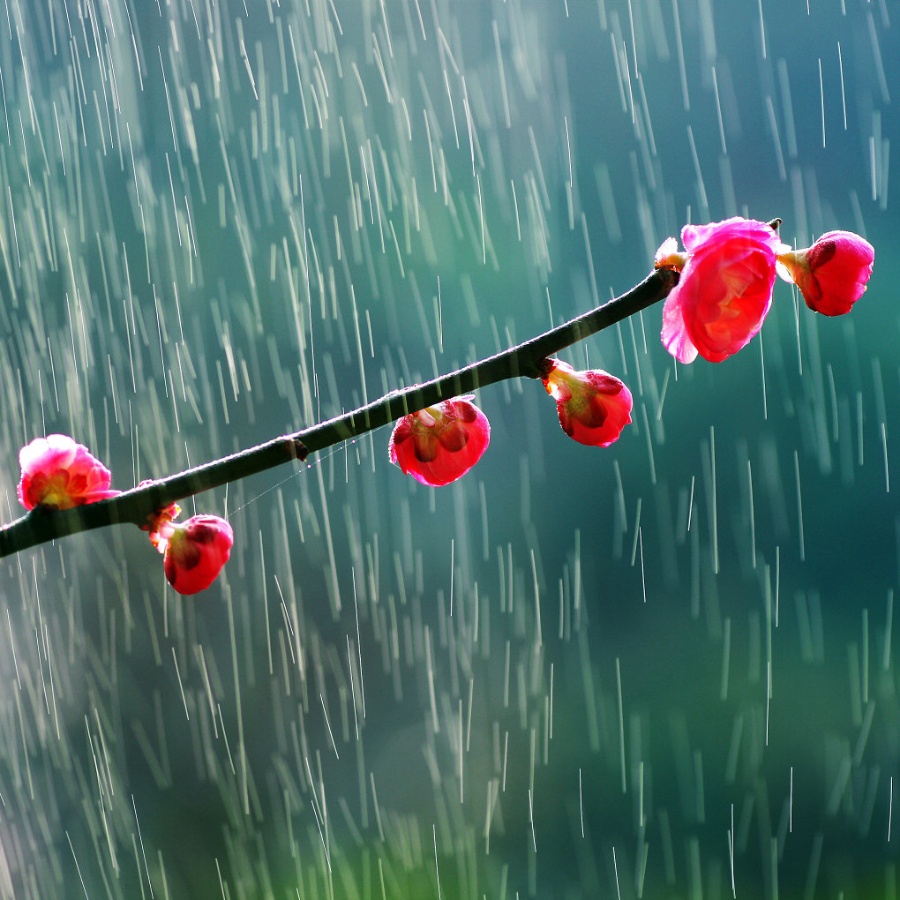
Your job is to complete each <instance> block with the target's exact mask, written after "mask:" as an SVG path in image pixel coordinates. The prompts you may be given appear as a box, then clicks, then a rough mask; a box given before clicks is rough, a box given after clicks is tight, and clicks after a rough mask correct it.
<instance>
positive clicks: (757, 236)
mask: <svg viewBox="0 0 900 900" xmlns="http://www.w3.org/2000/svg"><path fill="white" fill-rule="evenodd" d="M681 240H682V241H683V243H684V248H685V252H684V253H680V252H678V245H677V243H676V241H675V239H674V238H668V239H667V240H666V241H664V242H663V244H662V246H661V247H660V248H659V250H658V251H657V253H656V268H658V269H659V268H671V269H675V270H676V271H679V272H681V278H680V280H679V282H678V284H677V285H676V286H675V288H674V289H673V290H672V292H671V293H670V294H669V296H668V297H667V298H666V303H665V306H664V307H663V325H662V335H661V336H662V342H663V345H664V346H665V348H666V349H667V350H668V351H669V353H671V354H672V355H673V356H674V357H675V358H676V359H678V360H679V361H680V362H683V363H690V362H693V361H694V360H695V359H696V358H697V355H698V354H699V355H700V356H702V357H703V358H704V359H706V360H708V361H709V362H722V360H724V359H727V358H728V357H729V356H731V355H732V354H734V353H737V351H738V350H740V349H741V348H742V347H744V346H745V345H746V344H747V343H748V342H749V341H750V340H751V339H752V338H753V337H754V335H755V334H756V333H757V332H758V331H759V329H760V328H761V327H762V323H763V320H764V319H765V317H766V313H768V311H769V307H770V306H771V304H772V288H773V287H774V284H775V260H776V256H775V255H776V253H777V252H779V251H780V250H781V249H782V248H783V247H784V245H783V244H782V243H781V241H780V240H779V238H778V235H777V233H776V232H775V230H774V229H773V227H772V226H771V225H768V224H767V223H765V222H757V221H754V220H752V219H743V218H739V217H735V218H732V219H726V220H725V221H724V222H714V223H712V224H710V225H686V226H685V227H684V228H683V229H682V231H681Z"/></svg>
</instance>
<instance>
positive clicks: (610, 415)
mask: <svg viewBox="0 0 900 900" xmlns="http://www.w3.org/2000/svg"><path fill="white" fill-rule="evenodd" d="M541 380H542V381H543V383H544V387H545V388H546V389H547V393H548V394H550V395H551V396H552V397H553V399H554V400H556V410H557V413H558V414H559V424H560V425H561V426H562V430H563V431H564V432H565V433H566V434H567V435H569V437H570V438H572V439H573V440H576V441H578V442H579V443H580V444H588V445H589V446H593V447H608V446H609V445H610V444H612V443H613V442H614V441H617V440H618V439H619V435H620V434H621V433H622V429H623V428H624V427H625V426H626V425H628V424H629V423H630V422H631V407H632V398H631V392H630V391H629V390H628V388H627V387H625V384H624V383H623V382H622V381H620V380H619V379H618V378H616V377H615V376H614V375H610V374H609V373H608V372H604V371H602V370H600V369H589V370H588V371H584V372H578V371H576V370H575V369H574V368H572V366H570V365H569V364H568V363H564V362H562V361H561V360H558V359H548V360H545V361H544V365H543V372H542V374H541Z"/></svg>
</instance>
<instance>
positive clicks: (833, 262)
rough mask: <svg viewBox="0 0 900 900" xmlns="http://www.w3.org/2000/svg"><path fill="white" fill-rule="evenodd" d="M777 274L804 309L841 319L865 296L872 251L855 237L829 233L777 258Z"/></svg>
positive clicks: (861, 239) (845, 232) (872, 263)
mask: <svg viewBox="0 0 900 900" xmlns="http://www.w3.org/2000/svg"><path fill="white" fill-rule="evenodd" d="M778 262H779V263H780V264H781V266H783V267H784V268H783V270H782V268H781V267H779V274H780V275H781V276H782V277H785V271H786V274H787V275H788V276H789V278H788V279H786V280H790V281H793V282H794V283H795V284H796V285H797V287H798V288H799V289H800V293H801V294H802V295H803V299H804V300H805V301H806V305H807V306H808V307H809V308H810V309H812V310H815V311H816V312H819V313H822V315H824V316H841V315H843V314H844V313H848V312H850V307H852V306H853V304H854V303H856V301H857V300H859V298H860V297H862V295H863V294H864V293H865V290H866V284H867V283H868V281H869V276H870V275H871V274H872V266H873V265H874V262H875V249H874V248H873V247H872V245H871V244H870V243H869V242H868V241H867V240H864V239H863V238H861V237H860V236H859V235H858V234H853V233H852V232H850V231H829V232H828V233H827V234H823V235H822V237H820V238H819V239H818V240H817V241H816V242H815V244H813V245H812V247H809V248H807V249H806V250H789V251H787V252H785V253H781V254H779V255H778Z"/></svg>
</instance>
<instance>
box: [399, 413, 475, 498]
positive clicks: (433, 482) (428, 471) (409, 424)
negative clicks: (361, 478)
mask: <svg viewBox="0 0 900 900" xmlns="http://www.w3.org/2000/svg"><path fill="white" fill-rule="evenodd" d="M490 440H491V426H490V423H489V422H488V420H487V416H485V414H484V413H483V412H482V411H481V410H480V409H478V407H477V406H475V405H474V404H473V403H472V402H471V400H470V398H468V397H457V398H456V399H454V400H444V401H442V402H441V403H438V404H436V405H435V406H429V407H427V408H426V409H420V410H418V412H414V413H409V414H408V415H405V416H404V417H403V418H402V419H400V420H398V422H397V424H396V425H395V426H394V431H393V433H392V434H391V440H390V444H389V446H388V453H389V455H390V459H391V462H392V463H394V464H395V465H397V466H399V467H400V470H401V471H402V472H405V473H406V474H407V475H412V477H413V478H415V479H416V480H417V481H420V482H421V483H422V484H427V485H429V486H431V487H441V486H442V485H445V484H450V482H452V481H456V479H457V478H461V477H462V476H463V475H465V474H466V472H468V471H469V469H471V468H472V466H474V465H475V463H477V462H478V460H479V459H481V457H482V454H483V453H484V451H485V450H486V449H487V446H488V444H489V443H490Z"/></svg>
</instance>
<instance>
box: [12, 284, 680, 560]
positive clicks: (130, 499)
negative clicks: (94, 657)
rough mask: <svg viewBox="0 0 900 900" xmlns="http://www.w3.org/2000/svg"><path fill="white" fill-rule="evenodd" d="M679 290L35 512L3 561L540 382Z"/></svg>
mask: <svg viewBox="0 0 900 900" xmlns="http://www.w3.org/2000/svg"><path fill="white" fill-rule="evenodd" d="M677 283H678V274H677V273H676V272H673V271H671V270H669V269H658V270H656V271H654V272H652V273H651V274H650V275H648V276H647V277H646V278H645V279H644V280H643V281H642V282H641V283H640V284H638V285H636V286H635V287H633V288H632V289H631V290H630V291H628V292H627V293H625V294H622V296H620V297H616V299H614V300H610V301H609V302H608V303H606V304H604V305H603V306H600V307H598V308H597V309H592V310H590V311H589V312H586V313H584V314H583V315H580V316H578V317H576V318H574V319H570V320H569V321H568V322H566V323H565V324H563V325H559V326H558V327H556V328H552V329H550V331H547V332H544V333H543V334H540V335H538V336H537V337H534V338H531V340H528V341H525V342H524V343H522V344H519V345H518V346H516V347H510V348H509V349H507V350H504V351H502V352H501V353H497V354H495V355H494V356H489V357H487V358H486V359H482V360H480V361H478V362H475V363H472V364H471V365H468V366H464V367H463V368H461V369H457V370H456V371H455V372H450V373H449V374H448V375H442V376H441V377H440V378H434V379H432V380H431V381H426V382H425V383H424V384H417V385H413V386H412V387H408V388H403V389H402V390H397V391H392V392H391V393H389V394H387V395H386V396H384V397H382V398H381V399H380V400H376V401H375V402H374V403H370V404H368V405H367V406H362V407H360V408H359V409H356V410H353V412H349V413H344V414H343V415H340V416H335V417H334V418H333V419H329V420H328V421H326V422H320V423H319V424H318V425H313V426H311V427H310V428H305V429H303V430H302V431H297V432H294V433H293V434H286V435H283V436H282V437H277V438H275V439H273V440H271V441H267V442H266V443H265V444H260V445H259V446H257V447H251V448H250V449H248V450H242V451H240V452H239V453H235V454H232V455H231V456H226V457H224V458H223V459H219V460H215V461H213V462H209V463H205V464H204V465H201V466H196V467H194V468H192V469H187V470H186V471H184V472H181V473H179V474H177V475H171V476H170V477H168V478H161V479H159V480H156V481H149V482H145V483H143V484H141V485H139V486H138V487H135V488H132V489H131V490H130V491H124V492H123V493H121V494H118V495H117V496H116V497H113V498H111V499H109V500H101V501H99V502H98V503H91V504H88V505H86V506H78V507H75V508H73V509H66V510H44V509H41V508H40V507H38V508H37V509H34V510H32V511H31V512H30V513H28V514H27V515H25V516H23V517H22V518H21V519H17V520H16V521H14V522H11V523H10V524H8V525H5V526H3V527H2V528H0V557H3V556H10V555H11V554H13V553H18V552H19V551H21V550H26V549H28V548H29V547H33V546H35V545H37V544H42V543H45V542H47V541H52V540H54V539H56V538H59V537H64V536H65V535H69V534H75V533H76V532H79V531H89V530H91V529H94V528H104V527H105V526H107V525H115V524H120V523H126V522H128V523H132V524H134V525H142V524H144V523H145V522H146V521H147V517H148V516H149V515H151V514H152V513H153V512H155V511H156V510H158V509H162V508H163V507H164V506H167V505H168V504H169V503H173V502H175V501H177V500H183V499H184V498H185V497H190V496H192V495H193V494H198V493H200V492H201V491H207V490H209V489H210V488H214V487H219V486H220V485H223V484H228V483H229V482H232V481H237V480H238V479H240V478H246V477H247V476H249V475H255V474H256V473H257V472H264V471H265V470H266V469H271V468H274V467H275V466H279V465H282V464H283V463H286V462H290V461H291V460H305V459H306V458H307V456H308V455H309V454H310V453H315V452H316V451H317V450H324V449H325V448H326V447H331V446H334V445H335V444H339V443H342V442H343V441H346V440H348V439H350V438H353V437H356V436H358V435H360V434H365V433H366V432H368V431H373V430H374V429H376V428H380V427H381V426H382V425H387V424H389V423H390V422H394V421H396V420H397V419H400V418H402V417H403V416H405V415H406V414H407V413H410V412H415V411H416V410H419V409H424V408H425V407H427V406H432V405H434V404H435V403H438V402H440V401H441V400H445V399H449V398H451V397H457V396H459V395H461V394H467V393H470V392H472V391H474V390H477V389H478V388H482V387H486V386H487V385H489V384H496V383H497V382H498V381H505V380H507V379H511V378H538V377H540V375H539V371H538V365H539V363H540V362H541V360H543V359H545V358H546V357H548V356H550V355H551V354H554V353H557V352H558V351H559V350H562V349H563V348H564V347H568V346H570V345H571V344H575V343H577V342H578V341H581V340H583V339H584V338H586V337H589V336H590V335H592V334H595V333H596V332H598V331H602V330H603V329H604V328H608V327H609V326H610V325H614V324H615V323H616V322H620V321H621V320H622V319H626V318H628V316H632V315H634V314H635V313H637V312H640V311H641V310H642V309H646V308H647V307H648V306H652V305H653V304H654V303H657V302H658V301H660V300H662V299H664V298H665V297H666V296H668V294H669V292H670V291H671V290H672V288H673V287H674V286H675V285H676V284H677Z"/></svg>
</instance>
